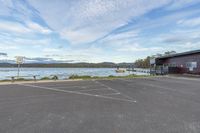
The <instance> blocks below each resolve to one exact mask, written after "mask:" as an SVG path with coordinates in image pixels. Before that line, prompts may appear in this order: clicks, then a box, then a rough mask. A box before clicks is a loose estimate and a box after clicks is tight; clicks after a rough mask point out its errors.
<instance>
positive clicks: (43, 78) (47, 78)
mask: <svg viewBox="0 0 200 133" xmlns="http://www.w3.org/2000/svg"><path fill="white" fill-rule="evenodd" d="M41 80H50V78H49V77H42V78H41Z"/></svg>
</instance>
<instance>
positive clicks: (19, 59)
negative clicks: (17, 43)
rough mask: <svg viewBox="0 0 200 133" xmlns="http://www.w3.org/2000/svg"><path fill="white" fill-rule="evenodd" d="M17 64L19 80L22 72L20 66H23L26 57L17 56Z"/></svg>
mask: <svg viewBox="0 0 200 133" xmlns="http://www.w3.org/2000/svg"><path fill="white" fill-rule="evenodd" d="M15 58H16V64H17V68H18V69H17V77H18V78H19V72H20V65H21V64H23V61H24V57H23V56H16V57H15Z"/></svg>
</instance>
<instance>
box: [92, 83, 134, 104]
mask: <svg viewBox="0 0 200 133" xmlns="http://www.w3.org/2000/svg"><path fill="white" fill-rule="evenodd" d="M95 83H98V84H100V85H102V86H105V87H107V88H108V89H110V90H113V91H115V92H116V93H120V94H121V95H123V96H124V97H126V98H128V99H131V100H133V98H132V97H130V96H127V95H125V94H122V93H121V92H119V91H118V90H116V89H113V88H111V87H110V86H107V85H105V84H103V83H101V82H99V81H95ZM135 102H136V101H135Z"/></svg>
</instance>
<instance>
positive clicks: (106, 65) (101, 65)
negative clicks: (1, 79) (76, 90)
mask: <svg viewBox="0 0 200 133" xmlns="http://www.w3.org/2000/svg"><path fill="white" fill-rule="evenodd" d="M21 66H22V67H47V68H53V67H60V68H66V67H68V68H70V67H75V68H116V67H125V68H127V67H131V66H133V63H112V62H102V63H86V62H81V63H51V64H41V63H29V64H22V65H21ZM0 67H17V65H16V64H13V63H0Z"/></svg>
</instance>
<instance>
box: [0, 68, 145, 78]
mask: <svg viewBox="0 0 200 133" xmlns="http://www.w3.org/2000/svg"><path fill="white" fill-rule="evenodd" d="M115 70H116V69H115V68H21V69H20V76H31V75H39V77H38V78H41V77H45V76H50V75H58V77H59V79H66V78H68V77H69V76H70V75H73V74H75V75H89V76H100V77H102V76H109V75H113V76H125V75H129V74H137V75H144V74H145V75H146V73H141V72H130V71H127V72H125V73H116V72H115ZM16 75H17V68H0V79H9V76H16Z"/></svg>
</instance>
